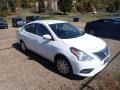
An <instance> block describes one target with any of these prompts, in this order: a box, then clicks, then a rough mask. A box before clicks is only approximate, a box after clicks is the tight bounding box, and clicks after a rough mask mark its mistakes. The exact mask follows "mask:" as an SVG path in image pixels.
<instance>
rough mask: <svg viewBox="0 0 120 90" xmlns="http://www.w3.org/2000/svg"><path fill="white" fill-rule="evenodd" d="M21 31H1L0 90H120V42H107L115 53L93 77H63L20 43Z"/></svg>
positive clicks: (107, 40)
mask: <svg viewBox="0 0 120 90" xmlns="http://www.w3.org/2000/svg"><path fill="white" fill-rule="evenodd" d="M17 30H18V28H12V27H10V28H9V29H8V30H7V29H6V30H0V90H119V89H120V87H119V86H120V79H119V80H118V79H117V78H116V75H117V73H118V74H119V75H120V65H119V63H120V41H118V40H112V39H104V40H105V41H106V42H107V44H108V45H109V48H110V50H111V57H110V62H109V64H108V66H107V67H106V68H105V69H104V70H103V71H101V72H100V73H99V74H97V75H96V76H94V77H91V78H83V77H78V76H75V75H73V76H68V77H64V76H61V75H60V74H59V73H58V71H57V69H56V68H55V65H54V64H53V63H51V62H49V61H48V60H46V59H44V58H42V57H41V56H38V55H37V54H35V53H33V52H31V51H29V52H27V53H23V52H21V50H20V48H19V45H18V44H17V43H16V31H17Z"/></svg>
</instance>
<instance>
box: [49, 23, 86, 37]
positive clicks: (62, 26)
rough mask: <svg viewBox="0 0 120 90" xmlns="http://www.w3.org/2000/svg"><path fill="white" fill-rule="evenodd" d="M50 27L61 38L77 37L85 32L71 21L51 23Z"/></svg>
mask: <svg viewBox="0 0 120 90" xmlns="http://www.w3.org/2000/svg"><path fill="white" fill-rule="evenodd" d="M49 26H50V28H51V29H52V30H53V32H54V33H55V34H56V35H57V36H58V37H59V38H61V39H67V38H76V37H79V36H81V35H83V34H84V33H83V32H81V31H80V30H79V29H78V28H77V27H75V26H74V25H72V24H69V23H58V24H50V25H49Z"/></svg>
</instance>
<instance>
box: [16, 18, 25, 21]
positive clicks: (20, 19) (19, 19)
mask: <svg viewBox="0 0 120 90" xmlns="http://www.w3.org/2000/svg"><path fill="white" fill-rule="evenodd" d="M15 20H16V21H22V20H23V19H22V18H16V19H15Z"/></svg>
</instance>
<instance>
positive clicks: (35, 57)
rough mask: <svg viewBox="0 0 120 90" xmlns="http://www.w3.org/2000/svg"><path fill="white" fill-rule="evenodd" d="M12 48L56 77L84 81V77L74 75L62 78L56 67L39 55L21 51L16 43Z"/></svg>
mask: <svg viewBox="0 0 120 90" xmlns="http://www.w3.org/2000/svg"><path fill="white" fill-rule="evenodd" d="M12 46H13V48H15V49H16V50H17V51H19V52H21V53H23V54H24V55H26V56H28V58H27V60H35V61H36V62H37V63H39V64H41V65H42V66H43V67H45V68H46V69H48V70H50V71H52V72H54V73H56V74H58V75H61V76H63V77H65V78H68V79H70V80H84V78H85V77H81V76H77V75H74V74H71V75H68V76H64V75H62V74H60V73H59V72H58V70H57V67H56V65H55V64H54V63H53V62H51V61H49V60H47V59H45V58H43V57H41V56H40V55H37V54H36V53H34V52H32V51H29V50H28V51H27V52H23V51H22V50H21V49H20V46H19V44H18V43H14V44H13V45H12Z"/></svg>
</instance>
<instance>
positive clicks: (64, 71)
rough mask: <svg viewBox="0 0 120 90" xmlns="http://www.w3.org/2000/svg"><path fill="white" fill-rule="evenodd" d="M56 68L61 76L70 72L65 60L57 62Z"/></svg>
mask: <svg viewBox="0 0 120 90" xmlns="http://www.w3.org/2000/svg"><path fill="white" fill-rule="evenodd" d="M57 68H58V70H59V71H60V73H62V74H68V73H69V72H70V67H69V64H68V63H67V62H66V61H65V60H58V62H57Z"/></svg>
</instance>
